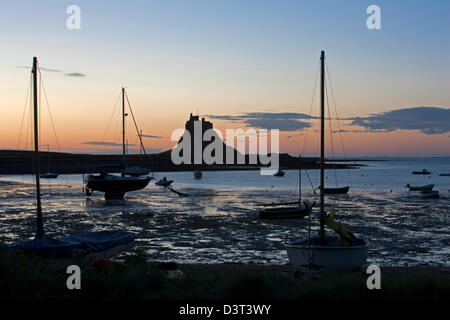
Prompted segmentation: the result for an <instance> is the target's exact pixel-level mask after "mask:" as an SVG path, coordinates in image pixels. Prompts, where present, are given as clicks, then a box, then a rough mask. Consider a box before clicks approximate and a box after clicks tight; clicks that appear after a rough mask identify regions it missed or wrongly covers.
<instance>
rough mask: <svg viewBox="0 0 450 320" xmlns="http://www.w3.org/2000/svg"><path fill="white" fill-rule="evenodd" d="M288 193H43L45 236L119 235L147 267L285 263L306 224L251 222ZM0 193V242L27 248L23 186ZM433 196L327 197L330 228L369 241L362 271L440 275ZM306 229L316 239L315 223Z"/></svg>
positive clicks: (445, 254) (445, 253) (442, 243)
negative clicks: (113, 197) (396, 268)
mask: <svg viewBox="0 0 450 320" xmlns="http://www.w3.org/2000/svg"><path fill="white" fill-rule="evenodd" d="M208 174H212V173H207V174H205V176H206V177H207V176H208ZM222 174H223V173H222ZM242 174H243V173H240V175H242ZM251 174H253V173H249V175H251ZM190 179H191V180H193V179H192V177H191V178H190ZM275 181H279V180H275ZM194 183H196V182H194ZM277 183H278V182H277ZM293 187H294V188H289V189H287V188H286V189H282V188H270V187H266V188H264V187H260V188H247V189H244V188H235V190H233V188H224V189H220V188H214V189H211V188H207V187H206V186H205V183H204V184H201V185H199V186H198V187H197V188H195V187H193V186H192V185H189V186H186V187H178V188H177V187H176V184H175V188H176V189H177V190H179V191H182V192H184V193H187V194H189V195H190V196H188V197H179V196H177V195H176V194H174V193H172V192H170V191H169V190H166V189H163V188H160V187H156V186H154V185H153V184H151V185H150V186H149V187H147V188H146V189H144V190H141V191H138V192H132V193H129V196H128V197H127V199H126V201H125V202H121V201H119V202H106V201H105V200H103V199H102V198H101V194H94V196H93V197H92V198H86V197H85V196H84V195H83V193H82V192H81V185H79V184H63V185H52V186H51V187H44V188H43V198H42V202H43V211H44V217H45V229H46V232H47V233H48V234H49V235H66V234H74V233H81V232H86V231H97V230H105V229H114V228H123V229H126V230H128V231H132V232H135V233H136V234H137V237H138V240H137V241H136V246H135V248H134V249H133V250H138V249H143V250H145V252H146V253H147V254H148V257H149V258H151V259H156V260H161V261H169V260H170V261H178V262H204V263H208V262H230V261H232V262H256V263H268V262H270V263H286V262H287V255H286V252H285V251H284V247H283V245H284V242H285V239H293V238H296V237H306V236H307V226H308V220H280V221H276V220H260V219H258V218H257V216H256V213H255V211H254V208H255V207H257V204H261V203H268V202H272V201H274V202H278V201H293V200H295V199H296V197H297V191H295V185H294V186H293ZM0 191H1V192H0V221H1V223H0V234H1V237H2V240H3V241H5V242H8V243H10V242H15V241H17V240H19V239H25V238H31V237H32V236H33V234H34V231H35V220H34V219H35V201H34V196H35V194H34V187H33V185H29V184H28V185H27V184H22V183H10V182H0ZM441 195H442V197H441V199H439V200H432V199H429V200H423V199H419V198H418V197H417V196H416V195H415V194H414V193H408V192H406V191H404V190H401V189H398V190H394V191H393V192H390V190H386V191H376V190H371V191H369V190H361V189H360V190H356V191H355V190H352V192H351V193H350V194H349V195H345V196H333V197H327V206H328V208H331V207H334V208H336V212H337V219H338V220H339V221H341V222H343V223H344V224H345V225H347V226H348V227H349V229H350V230H352V231H353V232H354V233H355V234H359V235H364V237H366V238H367V239H368V240H369V241H370V243H371V252H370V257H369V259H370V262H374V263H379V264H383V265H403V264H409V265H414V264H419V263H432V264H440V265H449V264H450V262H449V254H450V253H449V249H448V248H449V243H450V237H449V232H448V226H449V219H450V218H449V204H450V193H449V192H448V189H447V190H441ZM304 198H305V199H307V198H309V199H312V192H311V191H306V192H305V193H304ZM313 229H314V230H317V224H316V221H314V223H313Z"/></svg>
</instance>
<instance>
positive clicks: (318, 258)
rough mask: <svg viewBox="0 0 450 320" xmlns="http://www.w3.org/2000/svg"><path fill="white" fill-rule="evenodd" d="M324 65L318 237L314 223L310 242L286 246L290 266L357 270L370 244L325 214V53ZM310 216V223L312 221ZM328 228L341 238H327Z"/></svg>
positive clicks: (297, 241)
mask: <svg viewBox="0 0 450 320" xmlns="http://www.w3.org/2000/svg"><path fill="white" fill-rule="evenodd" d="M320 62H321V76H320V83H321V95H320V96H321V101H320V120H321V121H320V123H321V124H320V140H321V142H320V212H319V222H320V229H319V235H318V236H316V237H311V221H310V223H309V232H308V238H307V239H304V240H294V241H292V242H290V243H288V244H286V251H287V255H288V258H289V262H290V263H291V264H292V265H294V266H306V267H309V268H312V269H317V270H324V271H330V270H338V271H347V270H356V269H360V268H361V267H362V265H364V264H365V263H366V261H367V258H368V256H369V244H368V242H367V241H366V240H364V239H361V238H357V237H356V236H355V235H354V234H353V233H351V232H350V231H349V230H347V229H346V228H345V227H344V226H343V225H342V224H340V223H339V222H337V221H335V220H334V215H335V210H334V209H332V210H331V211H330V213H329V215H327V213H326V211H325V200H324V199H325V197H324V194H325V174H324V173H325V52H324V51H322V52H321V55H320ZM311 216H312V215H310V219H311ZM325 226H327V227H328V228H330V229H331V230H333V231H334V232H336V233H337V234H338V235H339V238H337V237H329V236H328V237H327V236H326V230H325Z"/></svg>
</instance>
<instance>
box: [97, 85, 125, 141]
mask: <svg viewBox="0 0 450 320" xmlns="http://www.w3.org/2000/svg"><path fill="white" fill-rule="evenodd" d="M121 94H122V92H119V95H118V96H117V100H116V103H115V104H114V108H113V112H112V113H111V116H110V117H109V121H108V124H107V126H106V130H105V132H104V133H103V138H102V140H103V141H104V140H105V138H106V134H107V133H108V130H109V127H110V125H111V123H112V119H113V118H114V116H115V114H116V113H117V112H116V108H117V106H118V104H119V100H120V96H121Z"/></svg>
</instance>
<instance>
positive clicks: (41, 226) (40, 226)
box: [32, 57, 44, 238]
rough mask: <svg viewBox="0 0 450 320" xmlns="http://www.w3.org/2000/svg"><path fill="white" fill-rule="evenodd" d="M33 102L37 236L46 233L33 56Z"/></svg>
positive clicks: (39, 236)
mask: <svg viewBox="0 0 450 320" xmlns="http://www.w3.org/2000/svg"><path fill="white" fill-rule="evenodd" d="M32 73H33V104H34V106H33V107H34V174H35V177H36V207H37V208H36V210H37V230H36V238H42V236H43V235H44V224H43V222H42V207H41V183H40V180H39V136H38V132H39V130H38V93H37V58H36V57H33V70H32Z"/></svg>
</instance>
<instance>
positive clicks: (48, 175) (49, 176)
mask: <svg viewBox="0 0 450 320" xmlns="http://www.w3.org/2000/svg"><path fill="white" fill-rule="evenodd" d="M47 147H48V149H47V155H48V162H47V172H46V173H41V174H40V177H41V178H42V179H56V178H58V174H57V173H52V172H50V145H47Z"/></svg>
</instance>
